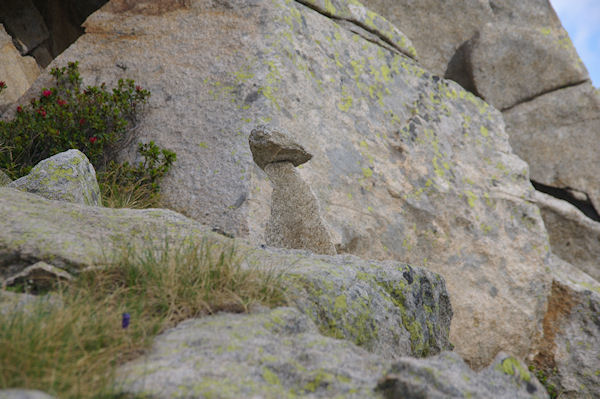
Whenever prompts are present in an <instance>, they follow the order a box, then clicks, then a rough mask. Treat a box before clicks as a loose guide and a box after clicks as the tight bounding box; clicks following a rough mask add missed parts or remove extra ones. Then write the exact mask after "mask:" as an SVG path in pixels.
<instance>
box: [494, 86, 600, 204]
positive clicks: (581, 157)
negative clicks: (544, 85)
mask: <svg viewBox="0 0 600 399" xmlns="http://www.w3.org/2000/svg"><path fill="white" fill-rule="evenodd" d="M504 119H505V120H506V125H507V130H508V131H510V132H514V133H511V137H510V142H511V144H512V146H513V148H514V149H515V152H517V153H518V154H521V156H522V157H523V158H524V159H525V160H527V162H529V164H530V165H531V178H532V179H533V180H535V181H536V182H539V183H542V184H545V185H548V186H552V187H558V188H571V189H575V190H578V191H581V192H583V193H585V194H587V196H589V199H590V200H591V202H592V204H593V205H594V208H596V209H597V210H600V179H598V176H600V166H599V165H598V162H597V159H598V152H599V151H600V141H598V132H599V131H600V95H598V93H597V92H596V90H595V89H594V87H593V86H592V84H591V83H590V82H585V83H582V84H579V85H575V86H572V87H566V88H564V89H561V90H555V91H552V92H549V93H547V94H544V95H542V96H539V97H537V98H535V99H533V100H532V101H529V102H526V103H523V104H520V105H519V106H517V107H514V108H512V109H510V110H508V111H506V112H504Z"/></svg>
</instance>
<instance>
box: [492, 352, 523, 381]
mask: <svg viewBox="0 0 600 399" xmlns="http://www.w3.org/2000/svg"><path fill="white" fill-rule="evenodd" d="M496 370H498V371H502V372H503V373H504V374H508V375H515V374H516V373H518V375H519V377H520V378H521V379H522V380H523V381H530V380H531V374H529V371H528V370H527V369H526V368H525V367H523V365H522V364H521V363H520V362H519V361H518V360H517V359H515V358H514V357H512V356H510V357H507V358H506V359H504V360H503V361H502V362H501V363H499V364H498V365H497V366H496Z"/></svg>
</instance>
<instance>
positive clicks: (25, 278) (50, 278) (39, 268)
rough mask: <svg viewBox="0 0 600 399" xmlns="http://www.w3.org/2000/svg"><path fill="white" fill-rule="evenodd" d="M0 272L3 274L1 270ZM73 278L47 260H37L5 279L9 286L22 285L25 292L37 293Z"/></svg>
mask: <svg viewBox="0 0 600 399" xmlns="http://www.w3.org/2000/svg"><path fill="white" fill-rule="evenodd" d="M0 274H2V271H1V270H0ZM71 280H72V277H71V275H70V274H69V273H67V272H65V271H64V270H62V269H60V268H58V267H55V266H52V265H49V264H48V263H46V262H37V263H34V264H33V265H31V266H28V267H26V268H25V269H24V270H23V271H22V272H20V273H18V274H17V275H14V276H10V277H8V278H7V279H5V280H4V284H5V285H6V286H7V287H13V286H20V287H22V288H23V290H24V291H25V292H29V293H32V294H37V293H39V292H46V291H49V290H51V289H53V288H55V287H56V285H57V284H58V282H60V281H62V282H65V281H71Z"/></svg>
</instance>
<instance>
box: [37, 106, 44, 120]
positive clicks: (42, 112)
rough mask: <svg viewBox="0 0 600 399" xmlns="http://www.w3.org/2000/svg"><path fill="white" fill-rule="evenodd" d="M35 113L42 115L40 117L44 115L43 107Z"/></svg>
mask: <svg viewBox="0 0 600 399" xmlns="http://www.w3.org/2000/svg"><path fill="white" fill-rule="evenodd" d="M37 113H38V114H40V115H42V118H45V117H46V110H45V109H44V108H40V109H38V110H37Z"/></svg>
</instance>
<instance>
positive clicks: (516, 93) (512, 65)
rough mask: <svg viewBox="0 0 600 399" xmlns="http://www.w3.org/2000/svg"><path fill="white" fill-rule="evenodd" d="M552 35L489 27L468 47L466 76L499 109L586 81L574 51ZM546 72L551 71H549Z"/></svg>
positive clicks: (545, 32) (498, 25) (481, 31)
mask: <svg viewBox="0 0 600 399" xmlns="http://www.w3.org/2000/svg"><path fill="white" fill-rule="evenodd" d="M551 34H552V32H551V31H550V30H548V31H546V30H544V29H535V28H530V27H520V26H518V27H515V26H512V25H508V24H493V23H488V24H486V25H484V26H483V27H482V28H481V29H479V31H478V33H477V34H476V35H475V36H474V37H473V38H472V39H471V40H469V42H467V43H466V46H465V58H466V68H467V71H466V73H467V74H468V75H469V76H470V77H471V79H472V81H471V82H468V83H467V84H468V85H469V86H470V87H473V88H474V89H475V91H476V92H477V93H478V94H479V95H481V97H482V98H483V99H485V100H486V101H487V102H489V103H490V104H492V105H493V106H494V107H496V108H498V109H501V110H503V109H506V108H509V107H512V106H515V104H519V103H522V102H524V101H527V100H531V99H533V98H535V97H537V96H539V95H540V94H544V93H547V92H549V91H552V90H555V89H558V88H562V87H565V86H569V85H574V84H577V83H581V82H583V81H587V80H588V79H589V76H588V73H587V70H586V68H585V66H584V65H583V62H582V61H581V60H580V59H579V56H578V55H577V53H576V52H575V48H574V47H572V46H565V45H564V43H562V42H560V41H559V40H556V39H554V38H553V37H552V36H551ZM549 66H550V67H549Z"/></svg>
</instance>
